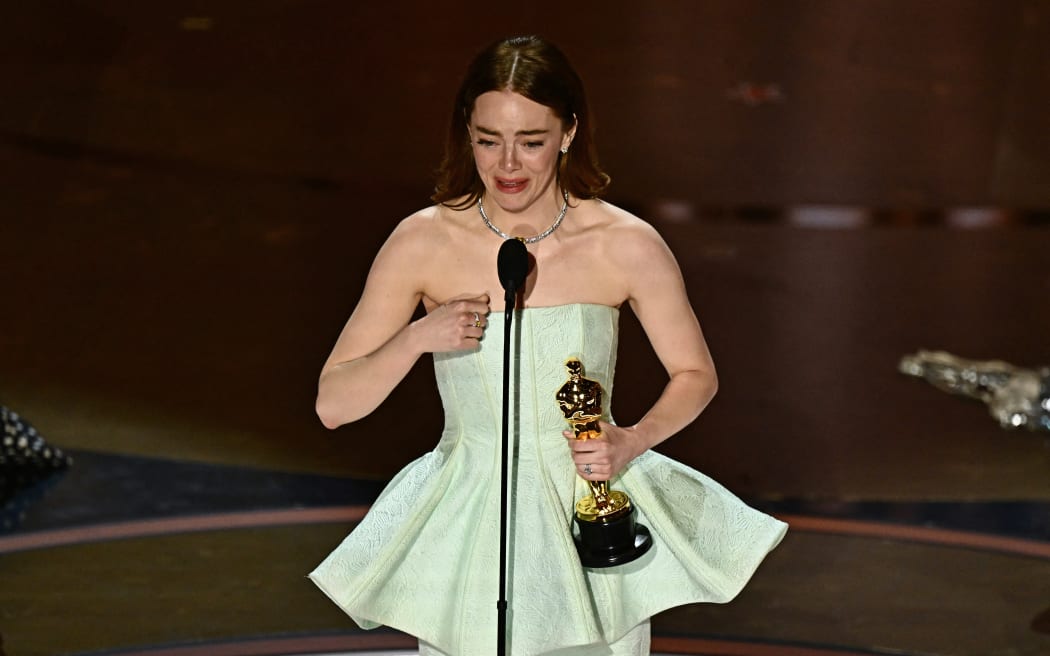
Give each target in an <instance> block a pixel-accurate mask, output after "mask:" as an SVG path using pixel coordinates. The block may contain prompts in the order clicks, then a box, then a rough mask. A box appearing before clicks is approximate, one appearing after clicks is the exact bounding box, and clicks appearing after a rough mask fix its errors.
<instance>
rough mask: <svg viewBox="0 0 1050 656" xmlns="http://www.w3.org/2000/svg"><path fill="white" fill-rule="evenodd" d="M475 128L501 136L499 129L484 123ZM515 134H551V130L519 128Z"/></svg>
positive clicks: (526, 135) (484, 132) (488, 133)
mask: <svg viewBox="0 0 1050 656" xmlns="http://www.w3.org/2000/svg"><path fill="white" fill-rule="evenodd" d="M474 129H475V130H477V131H478V132H481V133H483V134H487V135H490V136H493V137H498V136H500V133H499V131H497V130H493V129H492V128H487V127H485V126H483V125H475V126H474ZM514 134H515V135H516V136H519V137H530V136H533V135H537V134H550V130H548V129H546V128H536V129H533V130H518V131H517V132H515V133H514Z"/></svg>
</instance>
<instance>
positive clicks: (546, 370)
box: [310, 304, 786, 656]
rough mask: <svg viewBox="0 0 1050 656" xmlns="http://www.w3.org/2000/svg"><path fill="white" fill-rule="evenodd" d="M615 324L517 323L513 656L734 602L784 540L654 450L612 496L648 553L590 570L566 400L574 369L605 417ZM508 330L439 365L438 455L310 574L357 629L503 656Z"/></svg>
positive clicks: (566, 315)
mask: <svg viewBox="0 0 1050 656" xmlns="http://www.w3.org/2000/svg"><path fill="white" fill-rule="evenodd" d="M618 319H619V312H618V310H616V309H615V308H611V307H607V306H603V305H586V304H573V305H562V306H554V307H544V308H531V309H526V310H522V311H519V312H517V314H516V315H515V320H514V323H513V326H514V330H513V334H512V339H513V341H514V342H515V351H514V352H515V353H516V354H517V355H516V357H515V360H514V361H513V362H512V364H511V381H512V382H511V390H512V393H511V407H512V408H516V411H515V412H514V413H513V414H512V417H511V435H512V441H513V444H514V447H513V456H514V457H513V460H512V468H511V469H512V471H511V478H512V495H511V506H512V516H513V523H512V526H511V538H510V540H511V544H510V551H509V554H510V556H511V557H510V559H509V560H510V573H509V576H508V581H509V585H508V594H507V599H508V601H509V604H510V611H509V615H508V618H509V621H508V625H509V642H508V644H509V647H510V650H509V651H510V653H511V654H513V655H514V656H526V655H528V656H533V655H535V654H544V653H547V652H554V651H557V650H562V649H567V648H573V647H584V646H588V645H594V646H596V647H600V646H601V645H606V644H609V643H615V642H616V641H617V640H619V639H620V638H622V637H623V636H624V635H626V634H627V633H628V632H629V631H631V630H632V629H633V628H634V627H636V626H638V625H639V624H642V623H643V622H644V621H645V620H646V619H647V618H649V617H651V616H652V615H654V614H656V613H658V612H660V611H662V610H665V609H667V608H670V607H673V606H678V605H681V604H687V603H693V602H726V601H729V600H730V599H732V598H733V597H734V596H735V595H736V594H737V593H738V592H739V591H740V590H741V588H742V587H743V586H744V584H745V583H746V582H747V580H748V579H749V578H750V577H751V575H752V573H753V572H754V570H755V568H756V567H757V566H758V564H759V563H760V562H761V561H762V559H763V558H764V557H765V555H766V554H767V553H768V552H769V550H771V549H772V548H773V547H774V546H776V544H777V543H778V542H779V541H780V539H781V538H782V537H783V535H784V532H785V530H786V525H785V524H783V523H782V522H779V521H777V520H776V519H774V518H772V517H769V516H767V515H764V514H762V513H760V512H758V511H756V510H754V509H752V508H750V507H748V506H747V505H745V504H744V503H743V502H741V501H740V500H739V499H737V498H736V497H735V496H733V495H732V494H731V493H729V492H728V491H727V490H725V489H724V488H723V487H722V486H721V485H719V484H718V483H716V482H715V481H713V480H711V479H710V478H708V477H706V476H704V475H703V474H701V473H700V472H697V471H695V470H693V469H691V468H689V467H687V466H685V465H683V464H681V463H678V462H676V461H674V460H671V459H669V458H667V457H665V456H663V455H661V454H659V453H656V452H654V451H649V452H646V453H645V454H643V455H642V456H640V457H638V458H636V459H635V460H634V461H633V462H632V463H631V464H630V465H629V466H628V467H627V468H626V469H625V470H624V471H623V472H622V473H621V474H620V476H618V477H617V478H616V479H614V480H613V481H612V487H613V488H614V489H619V490H623V491H625V492H626V493H627V494H628V495H629V496H630V497H631V499H632V501H633V503H634V504H635V506H636V508H637V511H638V515H637V519H638V521H639V522H640V523H642V524H644V525H646V526H648V527H649V529H650V530H651V531H652V534H653V539H654V545H653V547H652V549H650V550H649V552H648V553H646V554H645V555H644V556H643V557H641V558H640V559H638V560H636V561H634V562H632V563H629V564H626V565H621V566H618V567H613V568H606V569H584V568H583V567H581V565H580V562H579V558H578V556H577V554H576V548H575V545H574V543H573V539H572V533H571V531H572V516H573V508H574V506H575V502H576V500H577V499H579V498H581V497H583V496H586V495H587V494H588V493H589V490H588V488H587V484H586V482H585V481H583V480H582V479H580V478H579V477H577V476H576V472H575V468H574V465H573V463H572V459H571V456H570V452H569V449H568V446H567V445H566V444H565V438H564V437H563V436H562V430H564V429H565V428H566V427H567V423H566V422H565V419H564V417H563V416H562V415H561V412H560V410H559V409H558V407H557V404H556V403H555V394H556V392H557V390H558V389H559V388H560V387H561V385H562V384H564V382H565V380H566V378H567V375H568V374H567V372H566V369H565V366H564V363H565V361H566V360H568V359H569V358H570V357H577V358H579V359H580V360H581V361H582V362H583V365H584V375H585V376H586V377H587V378H591V379H594V380H597V381H599V382H600V383H601V384H602V386H603V387H604V388H605V391H606V398H605V407H606V410H607V409H608V407H609V403H610V401H611V399H612V379H613V371H614V368H615V359H616V342H617V332H618ZM504 326H505V324H504V316H503V314H502V313H493V314H491V315H490V316H489V328H488V329H487V330H486V333H485V337H484V339H483V340H482V343H481V348H479V349H477V350H476V351H473V352H458V353H442V354H436V355H435V356H434V364H435V371H436V374H437V381H438V387H439V391H440V393H441V398H442V403H443V405H444V410H445V428H444V431H443V433H442V435H441V440H440V442H439V443H438V445H437V447H436V448H435V449H434V450H433V451H431V452H430V453H428V454H426V455H424V456H423V457H421V458H419V459H418V460H416V461H414V462H412V463H411V464H409V465H408V466H407V467H405V468H404V469H403V470H402V471H401V472H400V473H399V474H397V476H395V478H394V479H393V480H392V481H391V482H390V484H389V485H388V486H387V487H386V489H385V490H384V491H383V493H382V494H381V495H380V497H379V499H377V501H376V503H375V504H374V505H373V507H372V510H371V511H370V512H369V513H368V515H367V516H366V517H365V518H364V519H363V520H362V521H361V523H360V524H359V525H358V527H357V528H356V529H355V530H354V531H353V532H352V533H351V534H350V536H348V537H347V538H346V540H344V541H343V543H342V544H341V545H339V547H338V548H336V550H335V551H333V552H332V554H331V555H329V557H328V558H327V559H325V560H324V562H322V563H321V565H319V566H318V568H317V569H316V570H315V571H314V572H312V573H311V574H310V578H311V579H312V580H313V581H314V583H316V584H317V585H318V586H319V587H320V588H321V589H322V590H323V591H324V592H325V593H326V594H327V595H328V596H329V597H330V598H331V599H332V600H333V601H334V602H335V603H336V604H338V605H339V606H340V607H341V608H342V609H343V610H344V611H346V613H347V614H349V615H350V616H351V617H352V618H353V619H354V620H355V621H356V622H357V623H358V624H359V625H360V626H361V627H363V628H373V627H376V626H379V625H387V626H391V627H394V628H397V629H400V630H402V631H404V632H406V633H409V634H411V635H414V636H416V637H418V638H419V639H420V640H422V641H424V642H426V643H428V644H430V645H432V646H433V647H434V648H437V649H439V650H441V651H443V652H446V653H448V654H453V655H455V656H474V655H482V654H484V655H486V656H488V655H489V654H492V653H493V651H494V649H495V645H496V600H497V599H498V598H499V589H498V588H499V539H500V536H499V516H500V515H499V500H500V448H499V445H500V436H501V434H502V432H501V431H502V428H501V426H502V419H501V417H502V414H501V412H502V411H501V408H502V405H501V404H502V362H503V333H504ZM514 390H517V394H516V395H515V393H514V392H513V391H514ZM606 419H609V420H610V421H611V418H610V417H608V416H607V417H606ZM570 653H575V652H570ZM581 653H589V652H587V651H586V650H585V651H584V652H581Z"/></svg>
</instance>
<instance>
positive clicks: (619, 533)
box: [556, 358, 652, 567]
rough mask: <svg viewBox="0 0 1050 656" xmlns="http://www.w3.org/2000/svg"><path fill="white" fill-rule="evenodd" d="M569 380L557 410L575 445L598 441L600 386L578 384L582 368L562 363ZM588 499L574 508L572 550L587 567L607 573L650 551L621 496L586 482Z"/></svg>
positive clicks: (628, 503) (645, 532) (624, 496)
mask: <svg viewBox="0 0 1050 656" xmlns="http://www.w3.org/2000/svg"><path fill="white" fill-rule="evenodd" d="M565 368H566V369H568V371H569V379H568V380H567V381H565V384H564V385H562V386H561V388H560V389H559V390H558V393H557V395H556V400H557V402H558V407H559V408H560V409H561V412H562V414H563V415H564V416H565V419H566V420H567V421H568V422H569V425H571V426H572V430H573V433H574V434H575V436H576V439H578V440H593V439H596V438H599V437H601V435H602V429H601V425H600V424H599V423H598V422H599V420H600V419H601V416H602V394H603V392H602V386H601V384H600V383H598V381H595V380H591V379H589V378H584V376H583V363H581V362H580V361H579V360H578V359H576V358H571V359H570V360H569V361H568V362H566V363H565ZM587 484H588V485H589V486H590V488H591V494H590V496H586V497H584V498H582V499H580V500H579V501H577V502H576V525H577V527H578V528H579V531H580V534H579V536H578V537H577V538H576V547H577V550H578V551H579V553H580V560H581V562H582V563H583V564H584V565H585V566H587V567H611V566H613V565H620V564H623V563H628V562H631V561H632V560H634V559H636V558H638V557H640V556H641V555H642V554H644V553H645V552H646V551H648V550H649V547H650V546H652V537H651V536H650V534H649V530H648V529H647V528H646V527H644V526H642V525H641V524H635V521H634V507H633V506H632V505H631V500H630V498H629V497H628V496H627V494H625V493H624V492H621V491H619V490H610V489H609V481H590V480H588V481H587Z"/></svg>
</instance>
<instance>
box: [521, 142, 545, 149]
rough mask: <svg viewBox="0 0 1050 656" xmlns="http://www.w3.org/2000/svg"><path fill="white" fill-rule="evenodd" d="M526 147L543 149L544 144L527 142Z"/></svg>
mask: <svg viewBox="0 0 1050 656" xmlns="http://www.w3.org/2000/svg"><path fill="white" fill-rule="evenodd" d="M525 147H526V148H542V147H543V142H542V141H526V142H525Z"/></svg>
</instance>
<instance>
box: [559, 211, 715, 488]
mask: <svg viewBox="0 0 1050 656" xmlns="http://www.w3.org/2000/svg"><path fill="white" fill-rule="evenodd" d="M624 230H625V231H626V232H627V233H628V234H627V235H624V234H621V235H619V237H618V239H617V241H618V243H619V244H621V245H622V247H618V248H617V252H616V258H617V260H618V261H619V262H621V263H622V265H621V267H622V269H621V270H623V271H625V272H627V274H628V275H627V276H625V284H626V286H627V300H628V302H629V303H630V304H631V309H632V310H633V311H634V313H635V315H636V316H637V317H638V320H639V321H640V322H641V324H642V328H643V329H644V330H645V334H646V336H647V337H648V338H649V342H650V343H651V344H652V346H653V350H654V351H655V352H656V356H657V357H658V358H659V360H660V362H661V364H663V366H664V369H665V370H666V371H667V375H668V377H669V380H668V382H667V385H666V386H665V387H664V390H663V392H662V393H661V394H660V397H659V398H658V399H657V400H656V402H655V403H654V404H653V406H652V408H650V410H649V411H648V412H647V413H646V414H645V416H643V417H642V418H641V420H640V421H638V423H637V424H635V425H633V426H629V427H618V426H612V425H610V424H604V423H603V424H602V428H603V437H602V439H600V440H587V441H583V442H577V441H576V440H570V446H571V447H572V449H573V451H574V454H573V459H574V460H575V461H576V462H577V464H579V465H580V466H583V465H586V464H590V465H591V471H592V472H593V473H592V475H591V476H586V478H589V479H591V480H608V479H610V478H612V477H613V476H615V475H616V474H618V473H619V472H620V471H621V470H622V469H623V468H624V467H625V466H626V465H627V464H628V463H629V462H630V461H631V460H633V459H634V458H635V457H637V456H638V455H640V454H641V453H643V452H645V451H646V450H647V449H650V448H652V447H654V446H656V445H657V444H659V443H661V442H663V441H664V440H666V439H667V438H668V437H670V436H672V435H674V434H675V433H677V432H679V431H680V430H682V429H683V428H685V427H686V426H688V425H689V424H690V423H691V422H692V421H693V420H694V419H696V418H697V416H698V415H699V414H700V413H701V412H702V411H703V409H704V408H705V407H706V406H707V404H708V403H709V402H710V401H711V399H712V398H713V397H714V395H715V392H716V391H717V389H718V378H717V375H716V373H715V366H714V362H713V361H712V359H711V353H710V351H709V350H708V348H707V342H706V341H705V340H704V336H703V332H702V331H701V329H700V323H699V322H698V321H697V318H696V314H695V313H694V312H693V308H692V306H691V305H690V303H689V298H688V296H687V294H686V289H685V283H684V281H683V280H682V274H681V271H680V269H679V268H678V263H677V262H676V261H675V259H674V256H673V255H672V253H671V251H670V249H669V248H668V247H667V244H666V243H665V242H664V241H663V239H662V238H660V236H659V235H658V234H657V233H656V231H655V230H654V229H653V228H652V227H651V226H649V225H648V224H645V223H642V222H637V223H632V225H630V226H629V227H627V228H625V229H624ZM567 437H568V435H567ZM589 442H593V444H589Z"/></svg>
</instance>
